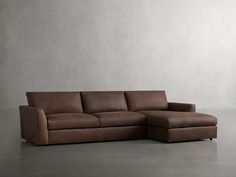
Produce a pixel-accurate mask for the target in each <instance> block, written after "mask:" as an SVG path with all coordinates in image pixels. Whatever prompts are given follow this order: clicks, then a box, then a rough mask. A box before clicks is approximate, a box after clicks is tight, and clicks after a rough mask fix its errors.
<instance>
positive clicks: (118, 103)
mask: <svg viewBox="0 0 236 177" xmlns="http://www.w3.org/2000/svg"><path fill="white" fill-rule="evenodd" d="M26 95H27V99H28V103H29V105H28V106H20V121H21V137H22V138H24V139H25V140H26V141H27V142H30V143H33V144H37V145H48V144H64V143H78V142H93V141H108V140H128V139H144V138H150V139H155V140H160V141H163V142H178V141H189V140H199V139H208V138H209V139H212V138H216V137H217V127H216V124H217V119H216V118H215V117H214V116H211V115H207V114H202V113H196V112H195V105H194V104H184V103H170V102H167V98H166V94H165V92H164V91H106V92H101V91H99V92H27V93H26Z"/></svg>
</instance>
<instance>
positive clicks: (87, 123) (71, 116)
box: [47, 113, 99, 130]
mask: <svg viewBox="0 0 236 177" xmlns="http://www.w3.org/2000/svg"><path fill="white" fill-rule="evenodd" d="M47 121H48V129H49V130H58V129H75V128H94V127H99V119H98V118H97V117H95V116H92V115H89V114H84V113H62V114H48V115H47Z"/></svg>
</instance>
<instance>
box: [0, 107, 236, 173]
mask: <svg viewBox="0 0 236 177" xmlns="http://www.w3.org/2000/svg"><path fill="white" fill-rule="evenodd" d="M202 112H208V113H210V114H213V115H215V116H217V117H218V122H219V123H218V138H217V139H215V140H213V141H209V140H204V141H194V142H184V143H172V144H165V143H161V142H158V141H152V140H137V141H116V142H100V143H84V144H70V145H56V146H44V147H38V146H34V145H31V144H28V143H25V142H24V140H21V139H20V129H19V116H18V111H16V110H1V111H0V135H1V139H0V143H1V144H0V177H18V176H22V177H49V176H50V177H52V176H57V177H72V176H76V177H79V176H81V177H92V176H94V177H95V176H96V177H100V176H101V177H121V176H129V177H132V176H135V177H144V176H147V177H154V176H155V177H157V176H158V177H172V176H179V177H185V176H186V177H211V176H214V177H218V176H219V177H223V176H224V177H227V176H229V177H234V176H236V138H235V137H236V136H235V134H236V117H235V115H236V110H214V111H213V110H211V111H209V110H208V111H206V110H202Z"/></svg>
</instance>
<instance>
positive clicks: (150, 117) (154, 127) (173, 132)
mask: <svg viewBox="0 0 236 177" xmlns="http://www.w3.org/2000/svg"><path fill="white" fill-rule="evenodd" d="M141 113H143V114H145V115H146V116H147V125H148V137H149V138H151V139H156V140H160V141H164V142H178V141H189V140H199V139H207V138H210V139H212V138H216V137H217V127H216V124H217V119H216V118H215V117H214V116H211V115H208V114H202V113H195V112H175V111H165V112H164V111H141Z"/></svg>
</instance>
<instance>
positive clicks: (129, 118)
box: [93, 111, 146, 127]
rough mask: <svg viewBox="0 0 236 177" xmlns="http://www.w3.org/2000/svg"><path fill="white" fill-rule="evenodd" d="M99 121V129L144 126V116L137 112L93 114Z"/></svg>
mask: <svg viewBox="0 0 236 177" xmlns="http://www.w3.org/2000/svg"><path fill="white" fill-rule="evenodd" d="M93 115H95V116H97V117H98V118H99V119H100V126H101V127H117V126H133V125H145V124H146V116H145V115H143V114H140V113H137V112H129V111H114V112H98V113H93Z"/></svg>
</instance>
